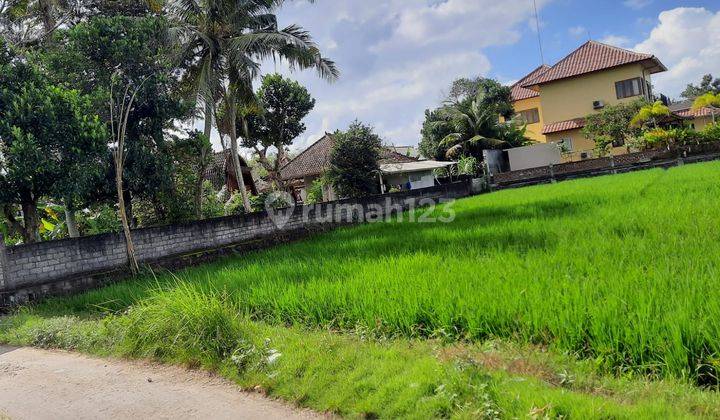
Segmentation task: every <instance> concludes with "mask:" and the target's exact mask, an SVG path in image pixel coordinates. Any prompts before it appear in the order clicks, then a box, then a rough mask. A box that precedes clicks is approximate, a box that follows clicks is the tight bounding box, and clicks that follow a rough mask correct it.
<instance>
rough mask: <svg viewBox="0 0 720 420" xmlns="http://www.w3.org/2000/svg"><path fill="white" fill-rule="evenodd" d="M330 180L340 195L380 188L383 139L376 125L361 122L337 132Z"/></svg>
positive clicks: (361, 194)
mask: <svg viewBox="0 0 720 420" xmlns="http://www.w3.org/2000/svg"><path fill="white" fill-rule="evenodd" d="M333 137H334V139H335V144H334V147H333V149H332V152H331V153H330V168H329V169H328V171H327V174H326V176H327V179H328V180H329V182H330V184H332V186H333V188H334V189H335V192H336V193H337V194H338V195H339V196H340V197H351V198H356V197H362V196H365V195H369V194H373V193H376V192H377V191H378V185H379V184H378V173H379V171H380V165H379V164H378V160H379V159H380V150H381V148H382V140H381V139H380V137H379V136H378V135H377V134H375V132H374V131H373V128H372V127H370V126H367V125H364V124H362V123H360V122H358V121H355V122H353V123H352V124H350V127H349V128H348V130H347V131H344V132H342V131H338V132H336V133H335V134H333Z"/></svg>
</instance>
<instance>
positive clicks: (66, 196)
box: [0, 45, 108, 243]
mask: <svg viewBox="0 0 720 420" xmlns="http://www.w3.org/2000/svg"><path fill="white" fill-rule="evenodd" d="M0 50H2V52H1V53H0V204H1V205H2V206H3V211H4V214H5V217H6V219H7V221H8V223H9V224H10V225H11V226H12V229H13V230H14V231H16V232H18V233H20V234H21V235H22V237H23V240H24V241H25V242H26V243H32V242H36V241H38V240H39V226H40V222H41V220H40V217H39V214H38V202H39V200H40V199H41V198H43V197H49V198H54V199H57V200H62V201H64V202H65V203H66V205H67V206H68V207H70V208H71V209H72V208H75V207H76V206H78V205H80V204H82V203H85V202H86V200H87V197H88V195H89V191H90V190H91V189H93V188H94V187H95V186H96V185H97V181H98V179H100V178H102V168H103V165H105V164H107V161H106V160H105V159H106V157H107V142H108V134H107V132H106V130H105V125H104V124H103V123H102V122H101V121H100V119H99V118H98V117H97V116H95V115H93V114H92V112H91V103H90V100H89V99H88V98H87V97H85V96H83V95H81V94H80V93H79V92H78V91H74V90H68V89H64V88H62V87H59V86H54V85H52V84H50V83H49V81H48V80H47V78H46V77H45V76H44V75H43V74H42V73H41V72H40V71H39V70H38V69H37V68H36V67H35V66H34V65H33V64H32V63H29V62H28V61H27V60H26V59H25V58H22V57H18V56H16V55H15V54H14V53H13V52H12V51H10V50H9V49H8V48H7V47H6V46H5V45H0ZM15 205H18V206H19V207H20V208H21V211H22V220H19V219H17V218H16V213H15V211H14V206H15Z"/></svg>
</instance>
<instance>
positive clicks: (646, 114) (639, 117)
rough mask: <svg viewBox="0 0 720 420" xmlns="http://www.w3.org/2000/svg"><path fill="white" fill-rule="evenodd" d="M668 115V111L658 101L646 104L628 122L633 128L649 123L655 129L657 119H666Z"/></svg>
mask: <svg viewBox="0 0 720 420" xmlns="http://www.w3.org/2000/svg"><path fill="white" fill-rule="evenodd" d="M668 115H670V109H669V108H668V107H667V106H665V105H664V104H663V103H662V102H660V101H655V102H654V103H652V104H647V105H645V106H643V107H642V108H640V111H638V113H637V114H636V115H635V117H633V119H632V120H631V121H630V125H631V126H633V127H641V126H642V125H644V124H646V123H648V122H651V123H652V125H653V127H654V128H657V119H658V118H661V117H667V116H668Z"/></svg>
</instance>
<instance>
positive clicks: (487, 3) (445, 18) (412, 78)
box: [264, 0, 720, 150]
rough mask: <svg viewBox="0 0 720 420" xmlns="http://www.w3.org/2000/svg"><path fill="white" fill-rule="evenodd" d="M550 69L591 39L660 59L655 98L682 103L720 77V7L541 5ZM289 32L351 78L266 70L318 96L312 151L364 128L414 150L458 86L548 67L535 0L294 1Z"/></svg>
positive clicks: (302, 142)
mask: <svg viewBox="0 0 720 420" xmlns="http://www.w3.org/2000/svg"><path fill="white" fill-rule="evenodd" d="M537 4H538V8H539V14H540V19H541V34H542V40H543V48H544V51H545V61H546V62H547V63H549V64H552V63H554V62H556V61H557V60H559V59H561V58H562V57H564V56H565V55H567V54H568V53H569V52H571V51H572V50H573V49H575V48H576V47H578V46H579V45H581V44H582V43H583V42H585V41H586V40H587V39H588V38H592V39H594V40H598V41H605V42H608V43H611V44H614V45H617V46H620V47H625V48H629V49H636V50H638V51H642V52H647V53H652V54H655V55H657V56H658V57H659V58H660V59H661V60H662V61H663V62H664V63H665V64H666V65H667V66H668V68H670V71H669V72H667V73H664V74H662V75H658V76H657V77H656V78H655V79H654V83H655V85H656V89H658V90H659V91H661V92H663V93H666V94H669V95H670V96H677V95H678V94H679V93H680V92H681V91H682V89H683V87H684V85H685V84H686V83H688V82H695V81H697V80H698V79H699V78H700V76H701V75H702V74H705V73H717V74H718V76H720V2H718V1H717V0H714V1H709V0H705V1H670V0H613V1H607V0H602V1H601V0H592V1H588V0H537ZM279 19H280V24H281V25H289V24H292V23H295V24H299V25H301V26H303V27H304V28H306V29H307V30H308V31H310V33H311V34H312V35H313V36H314V38H315V40H316V41H317V43H318V44H319V46H320V48H321V50H322V51H323V53H324V54H325V55H326V56H328V57H329V58H331V59H333V60H335V61H336V62H337V64H338V66H339V67H340V70H341V72H342V76H341V78H340V80H338V81H337V82H335V83H327V82H325V81H322V80H319V79H318V78H317V77H316V76H315V74H314V73H313V72H295V73H292V72H290V71H289V70H288V69H287V68H286V67H285V66H284V65H283V64H281V63H280V64H272V63H268V64H267V65H265V67H264V71H266V72H272V71H279V72H281V73H283V74H286V75H288V76H290V77H292V78H295V79H297V80H298V81H300V82H301V83H303V84H304V85H305V86H307V87H308V89H309V90H310V91H311V93H312V94H313V96H314V97H315V98H316V99H317V105H316V108H315V110H314V111H313V112H312V114H311V115H310V116H309V117H308V118H307V120H306V124H307V126H308V130H307V132H306V133H304V134H302V135H301V136H300V137H299V138H298V139H297V140H296V141H295V143H294V145H293V149H295V150H298V149H303V148H305V147H306V146H307V145H308V144H310V143H311V142H312V141H314V140H316V139H317V138H319V137H320V136H321V135H322V134H323V133H324V132H325V131H334V130H336V129H343V128H345V127H347V125H348V124H349V123H350V122H351V121H352V120H354V119H356V118H357V119H360V120H361V121H363V122H366V123H368V124H371V125H372V126H374V127H375V128H376V130H377V131H378V132H379V133H380V134H381V135H382V137H383V138H384V140H385V142H386V143H388V144H397V145H406V144H407V145H414V144H417V143H418V141H419V139H420V127H421V124H422V121H423V115H424V110H425V109H427V108H434V107H436V106H438V105H439V103H440V101H441V99H442V97H443V94H444V92H445V91H447V88H448V86H449V84H450V83H451V82H452V80H454V79H455V78H457V77H461V76H475V75H481V76H486V77H492V78H496V79H497V80H499V81H501V82H503V83H511V82H512V81H514V80H517V79H519V78H520V77H522V76H524V75H525V74H526V73H527V72H529V71H530V70H532V69H533V68H535V67H536V66H537V65H539V64H540V55H539V52H538V42H537V33H536V30H535V23H534V12H533V7H532V0H504V1H501V2H500V1H497V0H317V1H316V2H315V3H314V4H310V3H309V2H307V1H305V0H295V1H288V2H287V3H286V5H285V6H284V7H283V9H282V10H281V11H280V13H279Z"/></svg>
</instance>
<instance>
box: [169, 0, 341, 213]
mask: <svg viewBox="0 0 720 420" xmlns="http://www.w3.org/2000/svg"><path fill="white" fill-rule="evenodd" d="M283 3H284V1H283V0H172V1H171V2H170V3H169V9H170V12H171V16H172V17H173V19H174V20H175V28H174V33H175V36H176V39H177V41H178V45H179V46H181V55H180V57H181V60H182V63H183V68H184V70H185V73H184V79H185V82H186V83H187V85H188V86H191V87H192V90H193V92H194V93H195V94H196V95H197V96H198V98H199V99H200V101H201V102H202V103H204V108H205V111H204V114H205V132H206V134H209V131H210V127H211V116H212V115H216V114H218V113H216V112H215V111H216V110H217V109H218V108H222V112H221V113H219V114H221V115H222V121H217V125H218V127H219V128H220V131H221V135H223V134H225V135H227V136H229V137H230V150H231V154H232V161H233V167H234V169H235V173H236V174H238V176H237V178H238V183H239V184H240V185H239V187H240V193H241V194H242V198H243V205H244V207H245V210H246V211H250V201H249V200H248V197H247V192H246V191H245V186H244V185H243V184H244V182H243V180H242V176H241V175H240V174H242V172H241V170H240V169H241V168H240V160H239V158H238V141H237V139H238V135H237V132H236V120H237V118H238V109H239V107H241V106H243V105H246V104H249V103H253V102H254V101H255V96H254V92H253V89H252V81H253V80H254V79H255V78H257V77H258V75H259V73H260V63H261V61H262V60H265V59H270V58H272V59H277V60H284V61H286V62H287V63H288V64H289V65H290V68H291V69H307V68H314V69H316V70H317V71H318V74H319V75H320V77H322V78H324V79H328V80H334V79H336V78H337V77H338V75H339V72H338V70H337V68H336V67H335V63H333V62H332V61H330V60H327V59H325V58H324V57H323V56H322V55H321V53H320V50H319V49H318V47H317V45H316V44H315V43H314V42H313V40H312V37H311V36H310V34H309V33H308V32H306V31H305V30H303V29H302V28H301V27H299V26H296V25H291V26H288V27H286V28H284V29H279V27H278V23H277V18H276V16H275V14H274V12H276V11H277V9H278V8H279V7H281V6H282V4H283ZM219 114H218V115H219ZM209 120H210V121H209Z"/></svg>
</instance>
